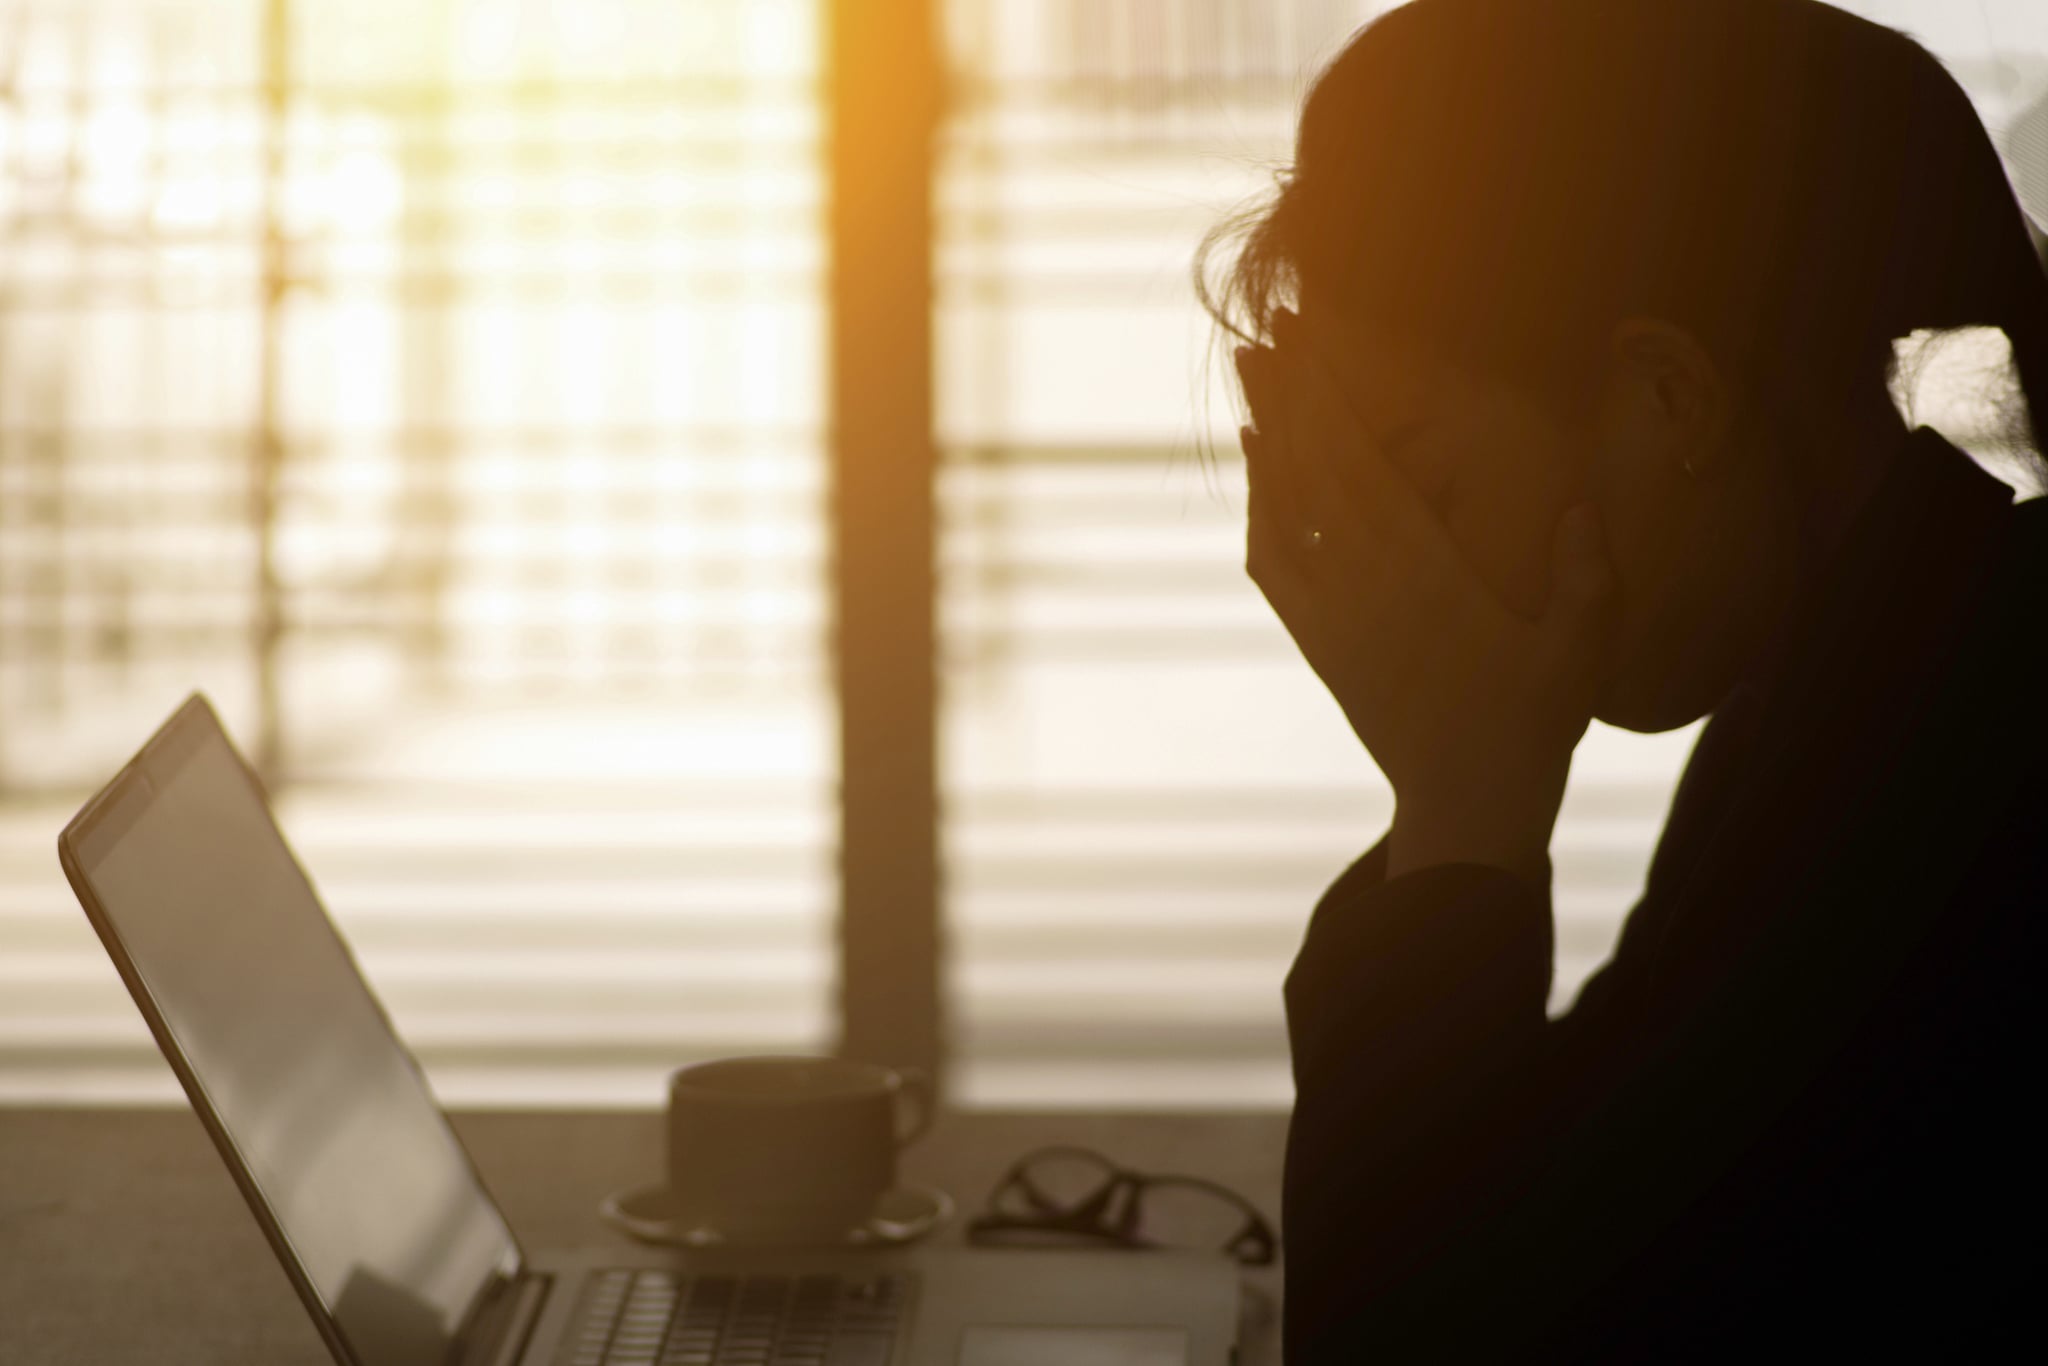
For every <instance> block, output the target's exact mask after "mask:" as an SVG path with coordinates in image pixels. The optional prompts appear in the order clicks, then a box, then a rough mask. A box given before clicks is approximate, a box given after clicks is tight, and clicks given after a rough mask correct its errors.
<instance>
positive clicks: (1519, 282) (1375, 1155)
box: [1206, 0, 2048, 1366]
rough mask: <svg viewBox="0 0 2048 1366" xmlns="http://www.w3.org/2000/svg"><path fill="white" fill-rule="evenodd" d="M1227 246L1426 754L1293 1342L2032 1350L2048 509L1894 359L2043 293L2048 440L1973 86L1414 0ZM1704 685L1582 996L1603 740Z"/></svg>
mask: <svg viewBox="0 0 2048 1366" xmlns="http://www.w3.org/2000/svg"><path fill="white" fill-rule="evenodd" d="M1219 245H1221V246H1226V247H1230V246H1234V247H1235V248H1236V254H1235V256H1234V257H1233V258H1231V263H1230V265H1229V268H1228V270H1227V272H1225V273H1224V274H1223V276H1222V278H1221V279H1220V281H1219V280H1218V278H1217V276H1216V274H1215V273H1214V272H1213V271H1212V272H1211V273H1210V275H1209V276H1208V278H1209V279H1210V280H1211V282H1212V285H1211V288H1210V291H1209V292H1208V294H1207V296H1206V297H1207V299H1208V302H1209V303H1210V305H1211V307H1212V310H1213V311H1215V312H1216V313H1217V315H1218V316H1219V317H1220V318H1221V319H1223V320H1224V321H1225V322H1226V323H1227V324H1229V325H1231V326H1233V327H1234V328H1235V329H1236V330H1238V331H1239V332H1240V334H1241V335H1242V337H1243V339H1244V340H1245V341H1246V342H1247V343H1248V345H1247V346H1246V347H1245V348H1243V349H1241V350H1240V352H1239V356H1240V362H1239V369H1240V373H1241V376H1242V378H1243V382H1244V386H1245V390H1246V397H1247V402H1248V405H1249V409H1250V413H1251V416H1252V422H1253V425H1252V426H1251V427H1248V428H1247V429H1246V432H1245V453H1246V459H1247V469H1248V472H1249V480H1250V491H1251V498H1250V507H1249V540H1248V567H1249V570H1250V572H1251V575H1252V577H1253V578H1254V579H1255V580H1256V581H1257V582H1258V584H1259V586H1260V588H1261V589H1262V590H1263V591H1264V592H1265V594H1266V596H1267V598H1268V599H1269V600H1270V601H1271V603H1272V605H1273V606H1274V608H1275V609H1276V610H1277V612H1278V613H1279V615H1280V617H1281V618H1282V619H1283V621H1284V622H1285V623H1286V625H1287V628H1288V630H1289V631H1290V632H1291V633H1292V635H1293V636H1294V638H1295V640H1296V641H1297V642H1298V643H1299V644H1300V646H1301V648H1302V650H1303V653H1304V654H1305V655H1306V657H1307V659H1308V661H1309V662H1310V663H1311V664H1312V665H1313V666H1314V668H1315V669H1316V671H1317V673H1318V674H1319V675H1320V676H1321V677H1322V679H1323V681H1324V682H1325V683H1326V684H1328V686H1329V688H1330V690H1331V692H1332V693H1333V694H1334V695H1335V697H1336V698H1337V700H1338V702H1339V703H1340V704H1341V705H1342V707H1343V709H1344V711H1345V714H1346V716H1347V717H1348V718H1349V720H1350V721H1351V724H1352V726H1353V728H1354V729H1355V730H1356V731H1357V733H1358V735H1359V737H1360V739H1361V740H1362V741H1363V742H1364V743H1365V745H1366V746H1367V747H1368V748H1369V749H1370V751H1371V753H1372V755H1373V757H1374V759H1375V760H1376V761H1377V762H1378V764H1379V766H1380V768H1381V769H1382V770H1383V771H1384V772H1385V773H1386V775H1387V777H1388V779H1389V780H1390V781H1391V783H1392V785H1393V788H1394V793H1395V798H1396V815H1395V818H1394V821H1393V824H1392V827H1391V829H1390V830H1389V831H1388V833H1387V835H1386V837H1385V838H1384V839H1382V840H1381V841H1380V843H1379V844H1378V845H1377V846H1375V847H1374V848H1373V849H1372V851H1371V852H1370V853H1368V854H1366V855H1365V856H1364V857H1363V858H1362V859H1361V860H1360V861H1359V862H1358V863H1357V864H1355V865H1354V866H1353V867H1352V868H1351V869H1349V870H1348V871H1347V872H1345V873H1344V875H1343V876H1342V877H1341V878H1339V879H1338V880H1337V882H1336V883H1335V884H1334V885H1333V886H1332V887H1331V888H1330V890H1329V891H1328V893H1327V894H1326V895H1325V896H1324V898H1323V900H1322V903H1321V904H1320V905H1319V906H1318V907H1317V909H1316V912H1315V916H1314V919H1313V921H1312V923H1311V925H1310V928H1309V931H1308V934H1307V938H1306V941H1305V943H1304V944H1303V947H1302V950H1301V954H1300V957H1299V959H1298V960H1297V962H1296V963H1295V966H1294V969H1293V972H1292V973H1291V975H1290V976H1289V979H1288V983H1287V1006H1288V1019H1289V1028H1290V1032H1291V1038H1292V1045H1293V1054H1294V1070H1295V1079H1296V1084H1297V1102H1296V1107H1295V1113H1294V1123H1293V1128H1292V1132H1291V1137H1290V1141H1289V1147H1288V1159H1287V1163H1288V1165H1287V1182H1286V1207H1285V1238H1286V1257H1287V1288H1286V1294H1287V1301H1286V1341H1287V1351H1288V1360H1289V1362H1290V1363H1292V1366H1320V1364H1321V1363H1336V1362H1344V1363H1351V1362H1359V1363H1371V1362H1389V1361H1410V1360H1419V1359H1427V1360H1474V1361H1479V1360H1484V1361H1493V1360H1551V1359H1569V1360H1583V1359H1613V1360H1621V1361H1645V1362H1647V1361H1660V1362H1661V1361H1673V1360H1711V1361H1726V1360H1735V1359H1757V1358H1765V1359H1775V1358H1779V1357H1790V1356H1800V1357H1803V1358H1804V1359H1807V1360H1837V1359H1841V1360H1849V1359H1860V1360H1871V1359H1884V1360H1888V1359H1895V1358H1900V1357H1903V1356H1904V1355H1906V1354H1908V1353H1915V1354H1920V1355H1922V1356H1929V1355H1933V1356H1938V1357H1939V1359H1943V1360H1983V1359H1990V1358H1992V1357H1993V1356H1994V1355H1995V1354H2003V1353H2006V1352H2009V1351H2013V1349H2014V1348H2015V1347H2016V1346H2017V1345H2018V1344H2019V1343H2022V1342H2024V1343H2026V1344H2028V1345H2029V1346H2030V1347H2031V1345H2032V1344H2033V1343H2035V1342H2036V1341H2037V1340H2038V1339H2039V1337H2040V1335H2041V1332H2042V1330H2041V1328H2040V1327H2039V1326H2038V1324H2037V1323H2036V1322H2035V1320H2036V1318H2037V1317H2038V1316H2039V1312H2040V1311H2039V1309H2038V1306H2039V1305H2040V1303H2041V1296H2040V1292H2039V1289H2038V1285H2039V1272H2040V1270H2041V1268H2042V1266H2043V1263H2044V1260H2048V1259H2044V1257H2043V1255H2042V1252H2041V1250H2040V1238H2041V1236H2042V1223H2043V1219H2042V1215H2043V1213H2044V1210H2043V1200H2042V1185H2043V1175H2042V1172H2043V1166H2044V1163H2048V1153H2044V1142H2043V1138H2042V1136H2041V1133H2040V1130H2039V1129H2038V1127H2037V1126H2036V1123H2035V1121H2034V1119H2033V1118H2032V1117H2033V1115H2034V1114H2035V1113H2036V1111H2037V1108H2038V1103H2039V1096H2038V1095H2037V1093H2038V1092H2040V1091H2041V1090H2042V1083H2043V1080H2044V1074H2048V1060H2044V1058H2043V1055H2042V1048H2041V1045H2042V1036H2043V1031H2042V1028H2041V1023H2040V1021H2041V1011H2042V1004H2043V993H2042V992H2041V990H2040V987H2039V985H2038V984H2039V982H2040V975H2041V973H2042V971H2043V968H2044V965H2048V952H2044V950H2048V932H2044V929H2043V926H2044V923H2048V768H2044V764H2043V736H2044V734H2048V700H2044V699H2048V691H2044V689H2048V658H2044V654H2048V517H2044V515H2043V514H2044V513H2048V505H2044V504H2042V503H2035V502H2027V503H2020V504H2017V505H2016V504H2015V503H2014V501H2013V495H2012V492H2011V490H2010V489H2009V488H2008V487H2007V485H2006V484H2004V483H2002V482H2000V481H1999V480H1997V479H1994V478H1993V477H1992V476H1991V475H1989V474H1987V473H1985V472H1984V471H1983V470H1982V469H1980V468H1979V466H1978V465H1977V464H1976V463H1974V462H1973V461H1972V460H1971V459H1970V458H1968V457H1967V456H1965V455H1964V454H1963V453H1961V452H1960V451H1958V450H1957V449H1956V448H1955V447H1953V446H1951V445H1950V444H1949V443H1948V442H1947V441H1945V440H1943V438H1942V437H1941V436H1939V435H1937V434H1936V433H1934V432H1933V431H1932V430H1929V429H1927V428H1917V429H1909V428H1908V427H1907V425H1906V424H1905V423H1904V422H1903V421H1902V420H1901V418H1900V416H1899V412H1898V409H1897V408H1896V407H1895V405H1894V404H1893V402H1892V400H1891V398H1890V395H1889V392H1888V382H1889V381H1890V380H1891V378H1892V377H1893V373H1894V364H1893V355H1894V348H1893V340H1894V339H1895V338H1903V337H1906V336H1907V335H1908V334H1910V333H1912V332H1914V331H1915V330H1916V329H1948V328H1958V327H1963V326H1966V325H1989V326H1995V327H1999V328H2002V329H2004V332H2005V333H2006V335H2007V337H2008V338H2009V339H2010V341H2011V343H2012V347H2013V351H2014V353H2015V356H2016V361H2017V374H2018V378H2019V380H2020V383H2021V387H2022V389H2023V395H2022V394H2020V393H2011V394H2009V395H2008V399H2009V401H2008V404H2007V409H2006V416H2007V418H2008V419H2009V426H2010V428H2011V432H2010V436H2011V438H2012V449H2013V450H2014V451H2015V452H2016V455H2017V458H2018V459H2019V460H2020V461H2022V462H2023V463H2024V462H2027V461H2031V462H2032V466H2031V467H2032V468H2033V469H2035V470H2036V471H2037V472H2038V470H2039V468H2040V466H2041V460H2040V453H2041V452H2042V451H2043V450H2044V449H2048V448H2044V446H2043V444H2042V441H2041V437H2042V435H2043V432H2044V430H2048V279H2044V276H2043V272H2042V268H2041V265H2040V262H2039V261H2038V259H2037V258H2036V256H2035V255H2034V251H2033V246H2032V243H2031V241H2030V238H2029V234H2028V230H2027V227H2026V224H2025V221H2024V219H2023V216H2022V214H2021V212H2020V209H2019V207H2018V206H2017V204H2016V203H2015V200H2014V198H2013V194H2012V191H2011V189H2010V187H2009V186H2008V184H2007V181H2006V179H2005V176H2004V173H2003V170H2002V168H2001V166H2000V164H1999V161H1998V159H1997V157H1996V154H1995V153H1994V151H1993V148H1992V146H1991V144H1990V142H1989V140H1988V138H1987V136H1986V134H1985V131H1984V129H1983V127H1982V126H1981V124H1980V123H1979V122H1978V120H1977V118H1976V116H1975V113H1974V111H1973V110H1972V108H1971V106H1970V104H1969V101H1968V100H1967V98H1966V97H1965V95H1964V93H1963V92H1962V90H1961V89H1960V88H1959V87H1958V86H1957V85H1956V84H1955V83H1954V81H1953V80H1951V79H1950V78H1949V76H1948V75H1947V74H1946V72H1945V71H1944V70H1943V69H1942V67H1941V66H1940V65H1939V64H1938V63H1937V62H1936V61H1935V59H1934V58H1933V57H1931V56H1930V55H1929V54H1928V53H1927V52H1925V51H1924V50H1923V49H1921V48H1920V47H1919V46H1917V45H1915V44H1914V43H1913V42H1911V41H1909V40H1908V39H1907V38H1905V37H1903V36H1901V35H1899V34H1898V33H1895V32H1893V31H1891V30H1889V29H1885V28H1882V27H1879V26H1877V25H1874V24H1870V23H1867V22H1864V21H1862V20H1860V19H1857V18H1854V17H1852V16H1850V15H1847V14H1845V13H1842V12H1840V11H1837V10H1833V9H1830V8H1828V7H1826V6H1823V5H1820V4H1816V3H1809V2H1808V0H1640V3H1625V2H1623V0H1547V3H1529V0H1417V2H1416V3H1413V4H1410V5H1408V6H1406V7H1404V8H1401V9H1398V10H1395V11H1393V12H1392V13H1390V14H1389V15H1387V16H1386V17H1384V18H1382V19H1381V20H1379V21H1377V22H1375V23H1373V24H1371V25H1370V26H1368V27H1367V28H1366V29H1364V30H1363V31H1361V32H1360V34H1359V35H1357V36H1356V37H1355V38H1354V39H1353V40H1352V42H1351V44H1350V45H1349V46H1348V47H1347V48H1346V50H1345V51H1344V52H1343V53H1342V54H1341V55H1340V56H1338V57H1337V58H1336V59H1335V61H1334V62H1333V63H1332V64H1331V65H1330V67H1329V68H1328V70H1327V71H1325V72H1324V73H1323V74H1322V76H1321V77H1320V79H1319V80H1318V81H1317V83H1316V85H1315V88H1314V90H1313V93H1312V94H1311V96H1310V97H1309V100H1308V102H1307V105H1306V107H1305V109H1304V111H1303V114H1302V119H1301V128H1300V137H1299V144H1298V151H1297V158H1296V162H1295V165H1294V167H1293V168H1292V171H1291V172H1290V173H1289V174H1288V175H1287V176H1286V177H1285V178H1284V180H1283V184H1282V187H1281V189H1280V191H1279V193H1278V195H1277V197H1276V198H1275V199H1274V201H1273V202H1272V203H1271V205H1270V206H1269V207H1268V208H1266V209H1265V210H1264V211H1263V212H1262V213H1261V214H1259V215H1258V216H1256V217H1255V218H1254V219H1251V220H1249V221H1246V222H1243V223H1240V224H1238V225H1236V228H1235V230H1234V231H1226V232H1225V233H1224V234H1222V235H1221V236H1220V237H1219V238H1218V239H1216V240H1214V241H1212V242H1211V244H1210V248H1211V250H1210V251H1209V252H1208V253H1207V255H1208V259H1209V261H1210V262H1211V263H1212V264H1213V263H1214V262H1215V261H1216V260H1217V259H1218V258H1217V256H1216V254H1215V251H1214V250H1213V249H1214V248H1216V247H1218V246H1219ZM2008 388H2010V386H2008ZM2022 396H2023V397H2024V398H2025V399H2028V400H2031V401H2030V402H2024V403H2023V402H2021V398H2022ZM1708 713H1711V714H1712V716H1713V719H1712V721H1711V722H1710V723H1709V725H1708V726H1707V728H1706V730H1705V732H1704V733H1703V735H1702V737H1701V739H1700V741H1699V744H1698V747H1697V748H1696V750H1695V751H1694V754H1693V757H1692V760H1691V763H1690V765H1689V767H1688V768H1687V770H1686V773H1685V776H1684V778H1683V780H1682V782H1681V784H1680V786H1679V789H1678V793H1677V796H1676V798H1675V800H1674V803H1673V807H1672V810H1671V812H1670V815H1669V818H1668V822H1667V824H1666V827H1665V829H1664V832H1663V836H1662V839H1661V841H1660V843H1659V845H1658V848H1657V852H1656V857H1655V862H1654V864H1653V866H1652V869H1651V872H1650V877H1649V881H1648V886H1647V888H1646V890H1645V893H1644V896H1643V899H1642V901H1641V902H1640V904H1639V905H1637V907H1636V908H1635V910H1634V912H1633V913H1632V914H1631V916H1630V917H1629V920H1628V924H1627V927H1626V929H1625V931H1624V933H1623V935H1622V938H1621V941H1620V944H1619V947H1618V949H1617V950H1616V953H1615V955H1614V958H1613V960H1612V962H1611V963H1610V964H1609V965H1608V966H1607V967H1606V968H1605V970H1603V971H1602V972H1601V973H1600V974H1599V975H1598V976H1597V977H1596V978H1594V979H1593V980H1592V981H1591V982H1590V983H1589V984H1588V985H1587V986H1586V988H1585V990H1584V991H1583V992H1582V993H1581V994H1580V996H1579V998H1578V1000H1577V1002H1576V1004H1575V1005H1574V1007H1573V1008H1572V1010H1571V1012H1570V1013H1569V1014H1568V1015H1566V1016H1564V1017H1563V1018H1561V1019H1558V1020H1556V1021H1547V1020H1546V1018H1545V997H1546V994H1547V992H1548V989H1549V985H1550V974H1551V947H1552V944H1551V938H1552V933H1551V919H1550V906H1549V877H1550V868H1549V858H1548V844H1549V840H1550V836H1551V830H1552V826H1553V824H1554V822H1555V819H1556V815H1557V810H1558V803H1559V800H1560V798H1561V796H1562V794H1563V792H1564V787H1565V777H1566V772H1567V769H1568V768H1569V765H1570V761H1571V756H1572V750H1573V747H1574V746H1575V745H1576V744H1577V742H1578V741H1579V739H1580V737H1581V735H1582V734H1583V733H1584V731H1585V728H1586V726H1587V723H1588V721H1589V719H1590V718H1593V717H1598V718H1600V719H1602V720H1605V721H1609V722H1612V723H1614V724H1616V725H1620V726H1625V727H1628V728H1630V729H1632V730H1639V731H1656V730H1666V729H1669V728H1672V727H1675V726H1680V725H1683V724H1685V723H1687V722H1690V721H1692V720H1694V719H1696V718H1698V717H1700V716H1703V715H1706V714H1708ZM2015 1354H2016V1353H2015Z"/></svg>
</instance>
